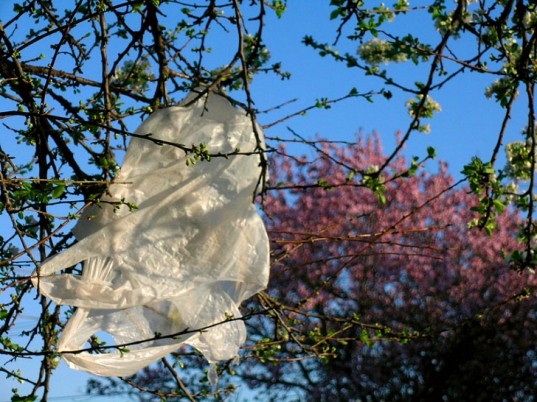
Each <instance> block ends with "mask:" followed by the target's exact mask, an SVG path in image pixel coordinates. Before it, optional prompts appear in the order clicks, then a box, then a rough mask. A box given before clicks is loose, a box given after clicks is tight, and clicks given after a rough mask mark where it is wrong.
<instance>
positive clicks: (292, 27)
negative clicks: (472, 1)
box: [0, 0, 524, 402]
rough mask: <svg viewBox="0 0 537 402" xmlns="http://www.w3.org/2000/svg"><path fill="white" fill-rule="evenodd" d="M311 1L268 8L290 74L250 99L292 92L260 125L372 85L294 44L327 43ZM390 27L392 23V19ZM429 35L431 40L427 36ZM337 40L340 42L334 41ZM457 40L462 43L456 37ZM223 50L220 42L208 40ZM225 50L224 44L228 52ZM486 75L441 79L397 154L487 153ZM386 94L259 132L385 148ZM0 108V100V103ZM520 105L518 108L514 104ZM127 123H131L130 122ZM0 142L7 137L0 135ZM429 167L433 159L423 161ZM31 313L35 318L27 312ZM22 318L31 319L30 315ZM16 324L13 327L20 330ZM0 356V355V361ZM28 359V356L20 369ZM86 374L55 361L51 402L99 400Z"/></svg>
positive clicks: (389, 109) (330, 36)
mask: <svg viewBox="0 0 537 402" xmlns="http://www.w3.org/2000/svg"><path fill="white" fill-rule="evenodd" d="M13 3H14V2H11V1H2V3H1V4H0V19H2V18H3V17H2V16H3V15H6V14H5V13H9V12H10V9H11V4H13ZM315 3H316V4H317V5H316V6H312V4H313V3H312V2H308V1H293V0H292V1H290V3H289V5H288V10H287V11H286V13H285V15H284V18H282V19H280V20H279V19H277V18H276V17H275V16H272V15H270V16H269V17H268V18H267V26H266V31H265V34H266V36H265V40H266V44H267V46H268V48H269V49H270V50H271V53H272V61H273V62H277V61H281V62H282V68H283V69H284V70H288V71H290V72H291V73H292V78H291V80H290V81H278V80H275V79H274V77H272V76H266V77H265V76H260V77H258V79H257V80H256V81H254V83H253V86H252V89H253V95H254V99H255V100H256V102H257V103H256V106H257V107H258V108H259V109H265V108H271V107H274V106H276V105H278V104H281V103H284V102H288V101H289V100H291V99H294V98H298V101H297V102H295V103H293V104H291V105H290V106H288V107H287V108H286V109H285V110H282V111H281V112H277V113H274V114H271V115H260V122H261V123H262V124H267V123H270V122H272V121H274V120H276V119H277V117H278V116H279V115H282V116H283V115H285V114H287V113H292V112H294V111H296V110H299V109H301V108H303V107H307V106H309V105H311V104H312V103H313V102H314V100H315V99H316V98H322V97H326V98H338V97H341V96H343V95H345V94H346V93H347V92H348V90H349V89H350V88H351V87H356V88H357V89H358V90H359V91H361V90H364V91H367V90H370V89H380V87H381V86H382V84H381V82H380V81H377V80H372V79H370V78H365V77H364V76H363V74H361V73H360V72H359V71H358V70H348V69H346V68H345V66H344V65H342V64H335V63H334V62H332V60H330V59H328V58H324V59H323V58H320V57H318V56H317V54H316V53H315V51H313V50H312V49H311V48H306V47H305V46H304V45H303V44H302V43H301V41H302V39H303V37H304V35H312V36H314V37H316V38H317V39H319V40H323V39H324V40H326V41H327V42H332V41H333V40H334V38H335V34H334V32H335V27H336V25H335V24H334V23H333V22H330V21H329V20H328V15H329V11H328V7H327V6H322V5H320V4H321V3H327V2H321V1H318V2H315ZM409 18H411V20H410V21H407V22H405V23H403V24H401V26H402V27H404V28H405V29H407V28H409V27H410V28H411V29H416V30H417V31H416V34H420V33H426V34H432V35H434V32H433V31H427V28H426V27H424V26H423V25H422V24H420V23H418V22H419V21H420V19H421V18H423V17H419V16H415V17H409ZM394 27H396V29H397V26H396V25H394ZM433 40H434V41H436V40H437V39H436V38H435V39H433ZM341 43H342V44H343V43H344V42H341ZM462 45H463V46H464V44H462ZM213 46H214V47H221V49H222V50H224V51H225V50H226V49H225V46H227V45H226V44H225V43H223V44H218V43H216V44H213ZM355 46H356V45H354V44H353V45H351V46H348V47H346V48H345V47H342V51H348V52H352V53H353V52H355V51H356V48H355ZM231 51H233V50H232V49H229V52H231ZM394 68H396V69H398V71H399V72H400V74H401V76H402V77H404V78H405V79H407V80H410V82H412V81H414V80H424V78H423V75H421V77H420V76H417V75H416V73H419V72H420V71H421V73H422V72H423V70H419V69H416V68H415V67H413V66H406V65H397V66H394ZM488 79H489V78H487V77H483V76H479V75H475V74H473V75H465V76H464V79H458V80H455V81H454V82H453V83H450V84H448V85H447V86H446V87H445V88H443V90H442V91H441V92H440V93H439V94H438V95H435V94H433V97H435V99H436V100H437V101H439V102H440V103H441V105H442V112H441V113H440V114H439V115H438V116H437V117H436V118H435V119H433V120H432V121H431V126H432V132H431V133H430V134H428V135H427V134H422V133H415V134H413V136H412V139H411V141H410V143H409V146H408V148H407V150H406V151H405V153H406V154H407V155H420V156H425V154H426V148H427V147H428V146H434V147H436V148H437V151H438V157H439V159H442V160H445V161H448V163H449V166H450V171H451V172H452V173H453V174H455V175H458V172H459V171H460V170H461V169H462V167H463V165H464V164H465V163H467V162H468V161H469V160H470V158H471V156H473V155H479V156H481V157H482V158H484V159H487V158H489V157H490V154H491V150H492V147H493V145H494V141H495V136H496V135H497V132H498V129H499V126H500V122H501V119H502V117H503V116H502V115H501V111H500V109H499V108H498V107H497V105H496V104H495V103H494V102H493V101H490V100H486V99H485V98H484V96H483V94H484V91H485V88H486V86H487V85H488V84H489V82H488ZM393 92H394V95H395V96H394V98H393V99H391V100H390V101H386V100H384V99H381V98H378V99H377V100H376V101H375V102H374V103H368V102H366V101H364V100H363V99H357V100H350V101H345V102H343V103H340V104H338V105H335V106H333V108H332V109H330V110H328V111H325V110H314V111H311V112H309V113H308V115H307V116H305V117H296V118H294V119H293V120H289V121H287V122H285V123H283V124H281V125H279V126H276V127H274V128H272V129H270V130H268V131H267V135H270V136H280V137H283V138H290V137H291V135H290V133H289V131H288V130H287V127H290V128H292V129H293V130H294V131H296V132H298V133H300V134H301V135H303V136H304V137H307V138H314V137H315V136H316V135H321V136H323V137H326V138H330V139H338V140H348V141H352V140H353V139H354V137H355V135H356V133H358V132H363V133H371V132H373V131H378V132H379V133H380V134H381V137H382V139H383V142H384V144H385V150H386V152H389V151H390V150H391V149H392V147H393V146H394V138H395V133H396V132H397V131H398V130H405V129H406V127H407V125H408V124H409V122H410V120H409V117H408V114H407V111H406V108H405V107H404V103H405V101H406V100H408V99H409V95H406V94H403V95H400V94H398V93H397V92H396V91H395V90H394V91H393ZM0 109H2V105H1V103H0ZM520 109H521V110H523V108H520ZM523 126H524V116H523V115H522V114H521V112H518V111H517V110H515V113H514V115H513V119H512V123H511V129H510V137H511V138H514V137H515V136H518V135H519V133H520V130H521V129H522V127H523ZM134 128H135V127H132V129H134ZM0 141H1V142H2V146H4V144H7V142H6V141H7V139H5V138H1V137H0ZM430 166H431V167H432V168H434V165H430ZM33 318H34V319H36V318H37V317H33ZM29 319H32V317H31V316H30V317H29ZM23 329H24V328H21V330H23ZM1 361H2V359H0V362H1ZM26 366H28V367H30V368H31V366H32V362H31V361H28V362H25V363H24V364H23V367H22V368H26ZM88 378H89V376H88V375H86V374H84V373H80V372H77V371H73V370H69V369H68V368H66V366H65V364H64V363H63V362H62V363H61V366H60V369H59V370H57V371H56V373H55V374H54V377H53V382H52V385H51V387H50V391H51V393H50V395H51V398H50V400H51V401H56V400H73V401H75V400H76V401H89V400H93V401H101V400H105V399H104V398H89V397H87V396H81V397H79V398H75V396H76V395H83V394H84V389H85V384H86V381H87V379H88ZM12 387H18V388H19V389H24V388H25V387H24V386H21V385H20V384H18V383H15V382H12V381H10V380H5V379H4V378H3V376H2V377H0V402H4V401H8V400H9V398H10V395H11V392H10V389H11V388H12ZM108 400H113V401H121V400H126V399H122V398H120V397H117V396H115V397H111V398H109V399H108Z"/></svg>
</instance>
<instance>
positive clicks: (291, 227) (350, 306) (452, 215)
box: [243, 137, 537, 400]
mask: <svg viewBox="0 0 537 402" xmlns="http://www.w3.org/2000/svg"><path fill="white" fill-rule="evenodd" d="M321 142H322V141H321ZM317 148H318V153H317V155H315V157H313V158H301V159H297V158H289V157H287V155H286V150H285V148H283V147H282V148H280V155H279V156H277V157H274V158H273V159H272V162H273V166H272V181H273V183H278V184H275V187H280V188H282V190H279V191H278V190H276V189H275V191H273V192H271V193H270V195H269V196H268V197H267V199H266V200H265V212H266V214H267V226H268V228H269V232H270V234H271V239H272V247H273V270H272V279H271V284H270V288H269V291H268V296H267V298H266V301H267V305H271V306H273V307H275V308H276V310H275V311H276V312H275V313H274V315H273V317H274V318H273V321H272V322H270V323H267V322H266V320H259V321H257V322H255V324H253V325H252V327H253V328H252V329H251V332H253V331H258V332H259V336H260V337H262V338H263V337H265V338H266V339H272V341H271V342H267V343H268V345H267V355H266V356H263V355H259V353H258V356H259V361H261V362H267V361H273V362H277V363H278V364H276V365H264V366H263V367H264V368H265V369H266V370H265V371H261V370H260V371H256V370H252V369H251V368H249V367H248V368H247V369H245V370H244V372H243V375H244V377H245V378H247V379H248V380H249V381H250V383H251V384H252V385H254V386H255V387H256V388H257V389H259V387H261V386H266V387H267V389H268V390H269V391H272V392H274V393H277V392H278V391H284V393H282V394H280V395H281V396H283V395H288V394H289V391H290V390H294V391H296V392H297V393H298V394H301V395H308V397H311V398H312V399H311V400H352V399H353V398H356V399H359V400H409V399H412V400H442V398H448V399H447V400H462V399H465V400H480V398H482V397H483V395H486V396H487V398H492V399H493V400H502V399H503V400H532V399H531V398H533V395H535V393H536V391H537V382H536V375H537V368H536V367H535V359H536V357H537V347H536V346H535V342H534V340H535V339H536V335H537V323H536V313H537V312H536V309H535V305H534V303H533V301H532V300H531V298H529V297H527V296H528V295H529V289H534V288H535V285H536V284H537V280H536V279H535V277H534V276H533V275H527V274H522V275H521V274H519V273H516V272H514V271H513V270H510V269H509V267H508V263H507V262H506V260H505V258H503V257H502V255H503V253H502V250H513V249H516V248H517V247H520V246H519V245H517V240H516V237H517V236H516V235H517V230H518V229H517V227H518V224H519V217H518V215H517V214H516V213H514V212H512V211H508V212H506V213H504V214H502V215H501V216H500V217H499V218H498V225H497V228H496V229H495V231H494V234H493V235H492V236H488V235H486V234H485V233H484V231H479V230H476V229H471V230H470V229H468V228H467V225H468V222H469V221H471V219H472V218H473V216H472V212H471V210H470V208H471V207H472V206H473V205H475V203H476V199H475V196H473V195H471V194H470V193H469V191H468V189H467V188H465V187H463V186H455V184H456V183H454V179H453V177H452V176H451V175H450V174H448V173H447V166H446V165H445V164H442V163H441V164H440V165H439V167H438V171H437V172H436V173H425V172H420V173H419V174H414V170H415V167H416V166H417V165H419V164H420V162H421V161H418V160H417V159H416V158H415V159H413V161H414V162H413V163H410V164H409V163H408V162H407V161H406V160H405V159H404V158H399V159H397V160H395V161H394V162H393V163H392V164H391V165H390V169H389V171H390V172H391V173H390V174H391V175H392V177H394V176H393V175H394V174H395V176H398V175H401V174H402V175H403V176H409V177H406V178H405V179H404V180H393V181H389V182H387V183H386V184H385V185H384V188H382V189H380V190H379V189H377V193H378V194H381V195H380V196H379V195H378V194H377V195H376V194H375V192H374V191H371V190H370V189H368V188H365V187H364V186H362V185H358V184H357V182H355V181H354V179H353V176H354V174H355V173H359V172H361V173H362V175H363V174H365V175H366V177H367V172H371V171H375V169H376V166H379V165H381V164H382V163H383V162H384V160H385V156H384V155H383V153H382V149H381V144H380V141H379V139H378V138H376V137H369V138H366V139H364V138H360V139H359V140H358V141H357V142H356V144H352V145H345V146H342V145H336V144H331V143H328V142H324V143H323V145H322V146H318V147H317ZM431 156H432V155H431ZM364 172H365V173H364ZM397 172H398V173H397ZM283 189H285V190H283ZM379 191H380V193H379ZM271 303H272V304H271ZM305 328H307V329H308V331H305ZM275 333H277V334H279V336H276V339H280V340H281V341H280V343H279V344H278V345H277V347H274V334H275ZM269 352H270V353H273V354H272V355H271V354H270V353H269ZM311 356H315V357H316V358H313V359H308V358H307V357H311ZM300 357H303V358H304V359H301V358H300ZM283 361H287V363H283V364H282V363H281V362H283ZM251 364H253V362H251ZM253 365H254V366H255V364H253ZM250 373H255V374H250ZM461 398H462V399H461ZM444 400H446V399H444Z"/></svg>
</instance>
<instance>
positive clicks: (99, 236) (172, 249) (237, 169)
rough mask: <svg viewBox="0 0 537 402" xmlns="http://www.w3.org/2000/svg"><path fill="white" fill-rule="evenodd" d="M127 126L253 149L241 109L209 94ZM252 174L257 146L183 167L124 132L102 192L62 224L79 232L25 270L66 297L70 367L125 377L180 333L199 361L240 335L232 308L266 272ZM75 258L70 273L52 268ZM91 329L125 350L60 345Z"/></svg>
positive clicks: (217, 354) (221, 147) (172, 346)
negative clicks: (76, 269) (119, 161)
mask: <svg viewBox="0 0 537 402" xmlns="http://www.w3.org/2000/svg"><path fill="white" fill-rule="evenodd" d="M193 96H194V95H190V96H189V98H187V99H186V100H185V102H183V104H185V103H186V102H190V101H192V100H193V98H192V97H193ZM136 132H137V133H138V134H141V135H147V134H150V136H151V138H152V139H155V140H156V139H158V140H162V141H168V142H172V143H181V144H187V146H190V145H191V144H201V143H203V144H206V147H207V149H208V150H209V151H210V152H211V153H212V154H217V153H222V154H228V153H232V152H234V151H235V150H237V149H240V151H241V153H242V152H245V153H246V152H254V151H256V150H257V151H259V149H258V148H257V142H258V141H256V138H255V135H254V130H253V126H252V122H251V119H250V117H249V116H247V115H246V114H245V112H243V111H239V110H238V109H236V108H234V107H232V106H231V104H230V103H229V102H228V101H227V100H226V99H225V98H223V97H222V96H219V95H216V94H211V95H208V96H207V95H205V96H203V97H201V98H200V99H198V100H197V101H196V102H195V103H193V104H192V105H191V106H188V107H183V106H177V107H171V108H168V109H162V110H159V111H157V112H155V113H154V114H153V115H151V117H150V118H149V119H147V120H146V121H145V122H144V123H143V124H142V125H141V126H140V127H139V128H138V130H137V131H136ZM257 132H258V133H261V130H260V129H258V130H257ZM260 173H261V167H260V158H259V155H258V154H251V155H233V156H229V158H224V157H213V158H212V159H211V160H210V161H202V162H198V163H196V164H194V165H190V166H187V163H186V156H185V154H184V152H183V151H182V150H181V149H179V148H177V147H174V146H171V145H166V144H164V145H162V144H155V143H154V142H152V141H149V140H147V139H144V138H134V139H133V140H132V142H131V143H130V145H129V147H128V150H127V153H126V155H125V160H124V163H123V166H122V168H121V172H120V173H119V176H118V178H117V179H116V180H115V183H113V184H112V185H111V186H110V188H109V194H108V195H106V196H104V197H103V198H102V199H101V201H100V203H99V205H94V206H92V207H90V208H88V209H87V210H86V211H85V212H84V213H83V214H82V216H81V217H80V219H79V221H78V222H77V224H76V226H75V227H74V229H73V232H74V234H75V236H76V237H77V239H78V240H79V241H78V242H77V243H76V244H75V245H73V246H72V247H70V248H69V249H67V250H66V251H64V252H63V253H61V254H59V255H56V256H54V257H52V258H50V259H49V260H47V261H45V263H44V264H43V265H42V266H41V268H40V270H39V275H38V276H37V275H35V276H34V278H33V282H34V285H35V286H36V287H38V289H39V291H40V292H41V293H42V294H44V295H46V296H48V297H49V298H51V299H52V300H54V301H55V302H56V303H58V304H63V305H73V306H76V307H77V309H76V312H75V313H74V315H73V316H72V317H71V318H70V319H69V321H68V323H67V325H66V327H65V329H64V331H63V333H62V336H61V338H60V340H59V342H58V351H60V352H63V353H62V357H63V358H64V359H65V360H66V361H67V363H68V365H69V366H70V367H72V368H74V369H79V370H85V371H88V372H91V373H94V374H97V375H103V376H126V375H130V374H134V373H135V372H137V371H138V370H140V369H142V368H143V367H145V366H147V365H149V364H151V363H152V362H155V361H156V360H158V359H160V358H162V357H164V356H165V355H167V354H169V353H170V352H173V351H176V350H177V349H178V348H179V347H180V346H181V345H182V344H184V343H186V344H189V345H191V346H193V347H195V348H196V349H198V350H199V351H200V352H201V353H203V355H204V356H205V357H206V359H207V360H208V361H209V362H211V363H214V362H218V361H222V360H228V359H231V358H233V357H234V356H236V355H237V353H238V351H239V348H240V347H241V345H242V344H243V343H244V341H245V337H246V331H245V326H244V323H243V321H242V320H240V319H239V320H235V319H236V318H240V317H241V314H240V312H239V310H238V306H239V304H240V303H241V302H242V301H243V300H245V299H246V298H248V297H250V296H252V295H254V294H255V293H257V292H259V291H260V290H262V289H264V288H265V287H266V284H267V281H268V272H269V262H268V259H269V256H268V253H269V248H268V238H267V234H266V230H265V228H264V225H263V222H262V220H261V218H260V216H259V215H258V213H257V211H256V208H255V206H254V205H253V204H252V196H253V193H254V191H255V188H256V184H257V182H258V179H259V176H260ZM126 202H130V203H134V204H136V206H137V209H135V210H130V209H129V207H128V206H127V205H125V203H126ZM80 262H83V263H84V267H83V272H82V275H71V274H60V275H58V274H56V273H57V272H58V271H60V270H62V269H65V268H68V267H71V266H74V265H75V264H77V263H80ZM231 317H233V318H234V319H232V320H230V318H231ZM218 323H221V324H218ZM214 324H218V325H214ZM202 328H206V329H207V330H206V331H197V332H190V333H184V334H183V335H181V336H177V337H174V338H165V337H163V336H166V335H172V334H177V333H181V332H182V331H185V330H196V329H202ZM100 332H106V333H107V334H109V335H111V336H112V338H113V339H114V341H115V343H116V345H122V344H126V343H129V345H128V346H126V348H127V349H128V351H127V352H126V351H125V350H123V351H120V350H117V349H110V350H107V353H101V354H90V353H88V352H80V353H66V352H69V351H73V352H76V351H80V350H81V349H84V348H85V347H86V348H87V347H88V344H87V342H88V339H89V338H90V337H91V336H92V335H95V334H99V333H100ZM152 338H153V340H151V341H148V342H142V341H144V340H147V339H152Z"/></svg>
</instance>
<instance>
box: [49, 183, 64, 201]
mask: <svg viewBox="0 0 537 402" xmlns="http://www.w3.org/2000/svg"><path fill="white" fill-rule="evenodd" d="M66 187H67V186H66V185H65V183H61V184H58V185H57V186H56V187H54V189H53V190H52V192H51V193H50V196H51V197H52V199H53V200H55V199H57V198H60V197H61V196H62V195H63V193H65V189H66Z"/></svg>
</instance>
